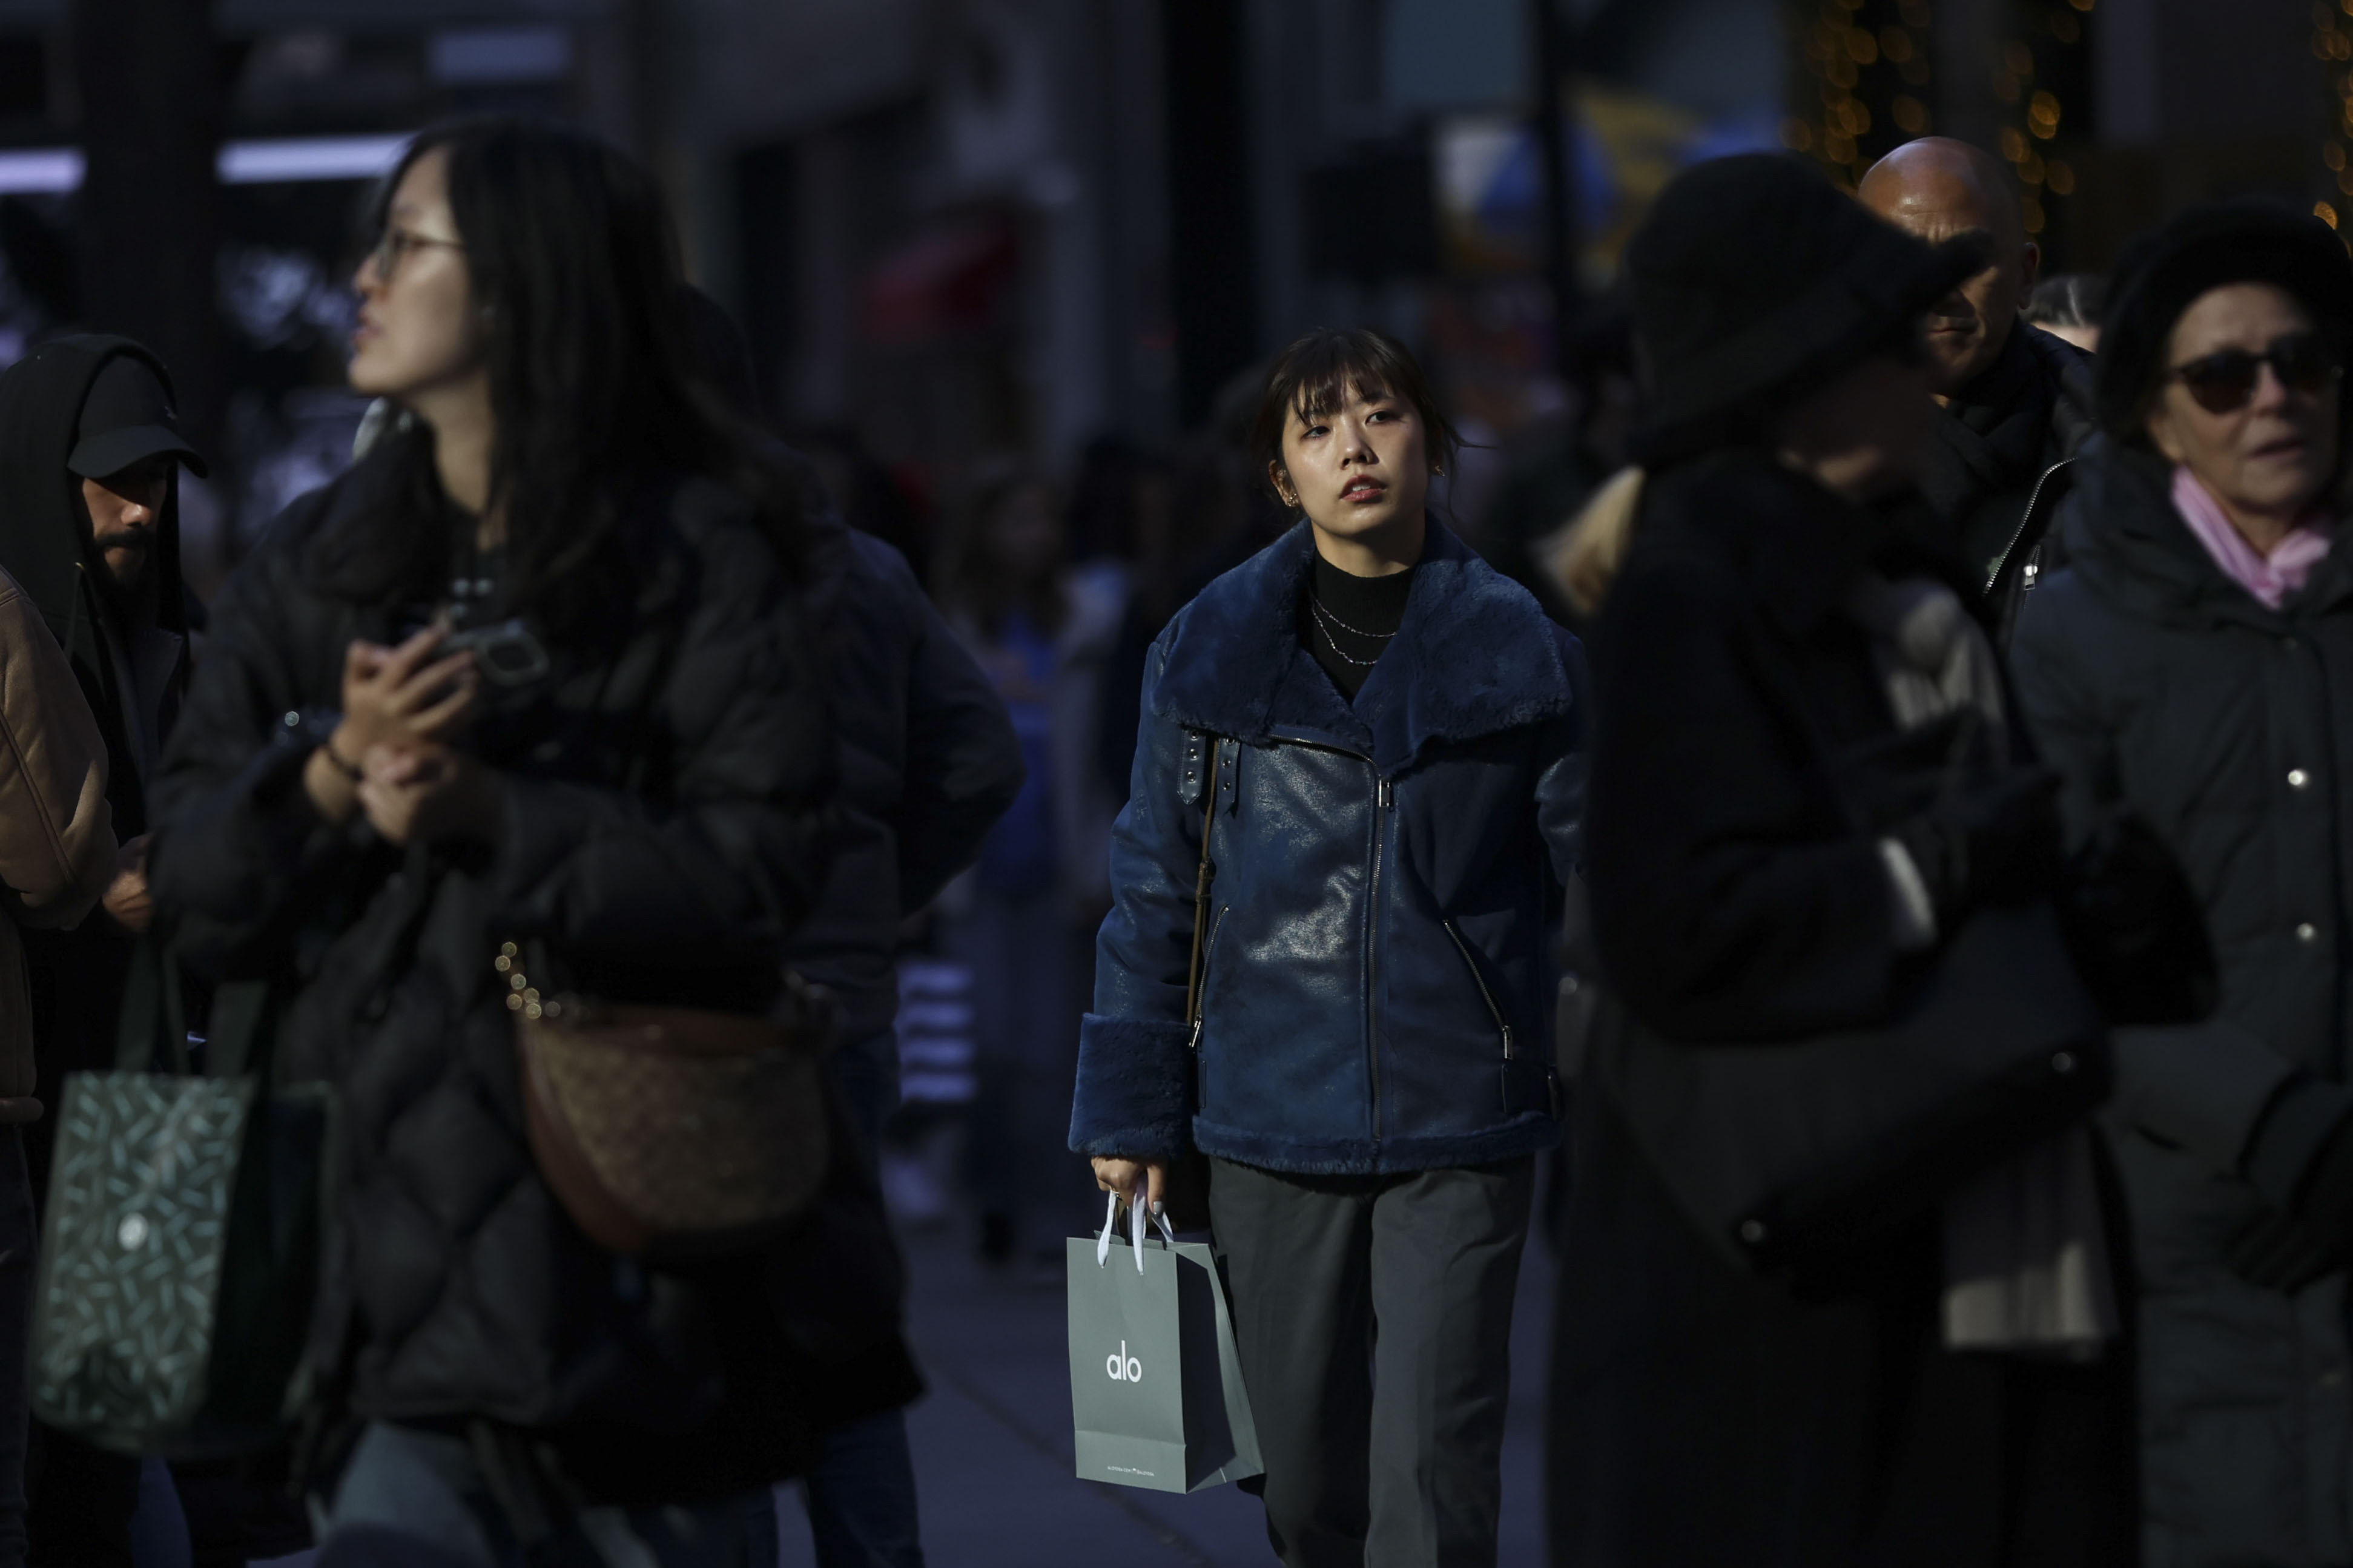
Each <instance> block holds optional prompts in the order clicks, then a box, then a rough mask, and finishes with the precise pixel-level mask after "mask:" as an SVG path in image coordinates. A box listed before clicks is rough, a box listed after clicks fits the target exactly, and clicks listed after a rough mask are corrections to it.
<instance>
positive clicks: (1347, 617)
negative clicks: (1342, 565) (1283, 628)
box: [1299, 552, 1413, 702]
mask: <svg viewBox="0 0 2353 1568" xmlns="http://www.w3.org/2000/svg"><path fill="white" fill-rule="evenodd" d="M1412 589H1413V569H1412V568H1411V567H1408V568H1407V569H1406V570H1405V571H1402V572H1392V573H1390V574H1388V576H1386V577H1356V576H1352V575H1351V574H1348V573H1345V572H1343V571H1341V570H1340V569H1339V568H1338V567H1337V566H1335V565H1333V564H1332V563H1330V562H1329V561H1326V560H1324V557H1323V555H1322V554H1321V553H1320V552H1319V553H1318V554H1317V555H1316V557H1315V571H1314V574H1313V575H1311V576H1310V577H1309V578H1308V580H1307V592H1306V594H1305V595H1303V602H1302V603H1301V605H1300V606H1299V640H1300V642H1301V644H1302V645H1303V646H1304V647H1306V649H1307V651H1308V652H1309V653H1312V654H1314V656H1315V662H1316V663H1318V664H1320V665H1322V666H1323V667H1324V672H1325V673H1326V674H1328V675H1330V676H1331V678H1332V682H1333V684H1334V685H1335V686H1337V687H1338V688H1339V689H1341V691H1342V692H1344V693H1345V695H1346V696H1347V699H1348V700H1349V701H1351V702H1354V701H1355V700H1356V693H1357V692H1359V691H1361V690H1363V689H1364V686H1365V677H1366V676H1368V675H1370V674H1372V672H1373V664H1374V661H1376V660H1377V659H1378V658H1380V657H1381V650H1382V649H1384V648H1386V647H1388V646H1389V639H1390V638H1391V637H1395V636H1396V635H1397V629H1398V622H1400V621H1402V620H1403V619H1405V598H1406V595H1408V594H1409V593H1410V592H1411V591H1412Z"/></svg>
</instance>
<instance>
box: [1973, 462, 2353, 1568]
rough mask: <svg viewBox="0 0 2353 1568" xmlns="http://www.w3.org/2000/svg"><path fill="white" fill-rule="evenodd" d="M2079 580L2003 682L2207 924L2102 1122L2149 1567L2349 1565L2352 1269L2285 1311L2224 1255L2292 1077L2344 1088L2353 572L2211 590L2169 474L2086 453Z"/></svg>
mask: <svg viewBox="0 0 2353 1568" xmlns="http://www.w3.org/2000/svg"><path fill="white" fill-rule="evenodd" d="M2078 468H2079V473H2078V477H2077V479H2076V483H2075V488H2074V492H2073V496H2072V497H2071V499H2070V500H2069V503H2068V506H2067V509H2066V511H2065V513H2064V519H2063V527H2064V529H2065V542H2066V546H2067V551H2068V554H2069V557H2070V560H2071V565H2070V567H2069V569H2068V570H2066V571H2064V572H2062V573H2060V574H2056V575H2055V576H2052V577H2050V578H2046V579H2045V580H2044V581H2043V583H2042V585H2041V586H2040V587H2038V588H2037V589H2036V590H2035V592H2034V593H2033V594H2031V595H2029V596H2028V598H2027V603H2026V608H2025V610H2024V612H2023V613H2022V614H2021V617H2020V620H2019V625H2018V636H2017V640H2016V642H2015V645H2014V647H2013V649H2012V658H2013V660H2014V663H2015V668H2016V671H2017V679H2018V684H2019V690H2020V694H2021V700H2023V702H2024V704H2025V708H2026V711H2027V716H2028V719H2029V721H2031V724H2032V726H2033V728H2034V731H2035V733H2036V735H2037V737H2038V739H2039V740H2040V742H2041V744H2042V750H2043V752H2044V753H2045V755H2046V756H2047V757H2048V758H2049V760H2050V761H2051V762H2052V763H2053V764H2054V765H2055V766H2057V767H2059V768H2060V769H2061V770H2062V771H2063V773H2065V775H2066V779H2067V794H2066V796H2065V802H2066V805H2067V806H2068V808H2069V812H2070V815H2071V816H2072V817H2073V819H2074V821H2075V822H2076V824H2077V825H2078V826H2080V825H2082V824H2083V823H2084V822H2085V821H2087V820H2089V818H2090V817H2091V816H2092V815H2093V814H2094V812H2095V811H2097V810H2098V809H2100V808H2101V807H2103V806H2106V805H2114V804H2118V803H2121V804H2125V805H2130V806H2132V807H2133V808H2135V809H2137V811H2139V812H2140V813H2141V814H2142V815H2143V816H2146V817H2147V820H2148V821H2149V822H2150V823H2151V824H2152V825H2153V826H2155V828H2156V829H2157V831H2158V834H2159V835H2160V836H2161V837H2163V838H2164V839H2165V841H2166V842H2167V843H2168V845H2170V846H2171V847H2172V849H2173V852H2174V854H2175V855H2176V856H2178V857H2179V859H2180V861H2181V863H2182V866H2183V867H2184V868H2186V869H2187V871H2188V873H2189V879H2190V880H2191V882H2192V884H2193V885H2194V886H2195V887H2196V889H2197V890H2198V893H2199V895H2200V900H2202V901H2203V903H2204V905H2205V910H2206V915H2207V921H2208V925H2209V927H2210V929H2211V933H2212V938H2213V943H2214V952H2215V957H2216V960H2217V963H2218V965H2219V967H2220V970H2221V1007H2220V1010H2219V1013H2218V1016H2217V1018H2216V1020H2215V1021H2214V1023H2213V1024H2212V1025H2211V1026H2203V1027H2200V1028H2198V1029H2193V1030H2168V1031H2127V1032H2126V1033H2125V1034H2124V1036H2123V1037H2121V1038H2120V1040H2119V1045H2118V1052H2117V1075H2118V1092H2117V1096H2116V1105H2115V1108H2114V1110H2113V1114H2112V1126H2111V1128H2110V1132H2111V1142H2112V1143H2113V1146H2114V1149H2115V1152H2116V1163H2117V1165H2118V1166H2119V1168H2120V1170H2121V1172H2122V1174H2123V1178H2124V1183H2125V1187H2126V1193H2127V1194H2128V1197H2129V1200H2130V1211H2131V1217H2132V1224H2133V1229H2134V1233H2135V1245H2134V1255H2135V1260H2136V1262H2137V1267H2138V1270H2139V1287H2140V1331H2141V1398H2142V1401H2143V1412H2142V1432H2143V1436H2144V1443H2145V1447H2144V1451H2143V1456H2142V1459H2143V1465H2144V1473H2145V1477H2146V1484H2145V1490H2146V1494H2147V1561H2148V1562H2149V1563H2151V1564H2163V1565H2165V1568H2190V1565H2193V1564H2200V1565H2202V1564H2215V1565H2217V1568H2219V1565H2221V1564H2224V1563H2279V1564H2296V1565H2302V1564H2319V1563H2346V1562H2348V1561H2353V1448H2348V1444H2349V1443H2353V1386H2348V1370H2353V1369H2348V1344H2347V1337H2346V1319H2345V1310H2346V1292H2345V1287H2346V1276H2345V1275H2344V1274H2342V1273H2338V1274H2335V1275H2331V1276H2330V1277H2328V1278H2327V1279H2325V1280H2323V1281H2321V1282H2320V1283H2318V1284H2316V1285H2314V1286H2313V1287H2312V1288H2310V1289H2307V1290H2306V1291H2304V1292H2303V1293H2302V1294H2300V1295H2298V1296H2295V1297H2294V1298H2290V1297H2288V1296H2285V1295H2283V1294H2281V1293H2280V1292H2278V1291H2274V1290H2263V1289H2256V1288H2254V1287H2253V1286H2250V1285H2247V1284H2244V1283H2242V1281H2240V1280H2239V1279H2236V1278H2235V1277H2234V1276H2232V1274H2231V1273H2230V1272H2229V1271H2228V1270H2227V1269H2226V1268H2225V1267H2224V1265H2223V1249H2224V1247H2225V1246H2226V1245H2227V1244H2228V1242H2229V1241H2230V1240H2231V1239H2232V1237H2235V1236H2236V1235H2237V1234H2238V1233H2239V1232H2240V1231H2241V1230H2242V1229H2243V1228H2244V1227H2245V1226H2248V1225H2249V1224H2251V1223H2252V1222H2253V1221H2254V1220H2255V1218H2256V1217H2257V1216H2258V1215H2259V1214H2261V1213H2262V1212H2263V1200H2262V1199H2261V1198H2260V1197H2259V1196H2258V1195H2257V1194H2256V1193H2255V1191H2254V1190H2253V1188H2252V1187H2251V1186H2250V1185H2249V1184H2247V1182H2246V1181H2244V1180H2242V1177H2241V1175H2240V1173H2239V1162H2240V1159H2241V1156H2242V1145H2243V1144H2244V1143H2245V1142H2246V1140H2247V1137H2248V1134H2249V1131H2250V1130H2251V1129H2252V1127H2253V1123H2254V1121H2255V1119H2256V1118H2257V1116H2258V1115H2259V1114H2260V1112H2261V1111H2262V1110H2263V1107H2264V1105H2265V1104H2266V1102H2267V1101H2268V1100H2270V1099H2271V1097H2272V1095H2273V1093H2274V1090H2276V1089H2279V1087H2280V1086H2281V1084H2282V1082H2283V1080H2284V1079H2285V1078H2286V1077H2287V1076H2288V1074H2289V1073H2290V1072H2291V1070H2293V1069H2302V1070H2303V1071H2305V1072H2307V1073H2311V1074H2314V1075H2316V1076H2317V1077H2318V1078H2320V1079H2325V1080H2335V1081H2339V1082H2341V1081H2342V1080H2343V1079H2345V1077H2346V1060H2345V1050H2346V1044H2347V1030H2348V1007H2353V994H2348V987H2347V985H2346V968H2347V955H2348V951H2353V949H2348V943H2349V942H2353V907H2348V888H2353V558H2348V552H2346V551H2345V550H2344V548H2343V547H2342V545H2341V544H2340V546H2339V548H2338V549H2337V551H2336V552H2333V553H2332V554H2331V555H2330V556H2329V557H2328V559H2327V561H2326V562H2324V563H2322V564H2321V565H2320V567H2319V568H2318V569H2317V570H2316V572H2315V573H2314V574H2313V575H2312V577H2311V579H2310V581H2309V582H2308V583H2307V584H2306V587H2305V589H2304V590H2303V592H2301V593H2300V594H2298V595H2294V596H2292V597H2291V598H2290V599H2288V600H2287V602H2286V603H2285V604H2284V605H2282V606H2281V608H2280V609H2278V610H2276V611H2274V610H2270V609H2266V608H2264V607H2263V605H2262V604H2261V603H2259V602H2258V601H2257V600H2256V599H2255V598H2254V597H2253V595H2250V594H2248V593H2247V592H2246V591H2245V590H2244V589H2242V588H2241V587H2239V586H2238V585H2237V584H2234V583H2232V581H2230V580H2229V579H2228V578H2227V577H2225V576H2224V575H2223V574H2222V573H2221V570H2220V569H2219V568H2217V567H2216V566H2215V565H2214V564H2213V563H2212V561H2211V558H2210V557H2209V556H2208V555H2207V553H2206V552H2205V550H2204V548H2203V547H2202V546H2200V544H2199V542H2197V540H2196V539H2195V538H2194V537H2193V536H2192V535H2191V533H2190V531H2189V526H2188V524H2186V523H2185V522H2183V521H2182V520H2181V518H2180V516H2179V513H2178V512H2177V511H2176V510H2175V509H2174V507H2173V504H2172V500H2171V498H2170V494H2169V484H2170V469H2169V467H2168V465H2167V464H2166V463H2165V462H2163V461H2162V460H2161V459H2159V458H2157V457H2155V456H2154V455H2152V454H2150V453H2148V452H2147V451H2145V450H2143V449H2140V448H2138V447H2123V446H2116V445H2107V444H2105V443H2103V444H2100V445H2095V446H2094V448H2093V449H2092V451H2091V453H2090V454H2089V455H2088V456H2087V457H2086V458H2084V460H2083V461H2082V462H2081V463H2080V464H2078Z"/></svg>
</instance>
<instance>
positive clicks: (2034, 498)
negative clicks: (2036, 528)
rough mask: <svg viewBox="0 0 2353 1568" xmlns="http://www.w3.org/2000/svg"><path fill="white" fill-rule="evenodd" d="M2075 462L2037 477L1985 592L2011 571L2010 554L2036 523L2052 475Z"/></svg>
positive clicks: (2055, 466) (2061, 461)
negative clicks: (2027, 528) (2036, 516)
mask: <svg viewBox="0 0 2353 1568" xmlns="http://www.w3.org/2000/svg"><path fill="white" fill-rule="evenodd" d="M2073 461H2074V459H2073V458H2060V459H2059V460H2058V461H2057V462H2055V463H2053V464H2052V465H2051V466H2050V467H2049V468H2045V469H2043V470H2042V473H2041V474H2039V475H2037V476H2036V478H2035V480H2034V488H2033V489H2031V490H2029V491H2027V493H2026V510H2024V511H2022V512H2020V513H2019V514H2018V528H2017V530H2016V531H2014V532H2012V533H2011V534H2010V542H2009V543H2008V544H2005V545H2003V546H2002V547H2001V553H2000V555H1998V556H1996V557H1994V563H1993V570H1992V571H1990V572H1989V573H1987V574H1986V580H1985V588H1984V590H1983V591H1984V592H1986V593H1991V592H1992V591H1993V585H1994V584H1996V583H1999V582H2000V581H2001V574H2003V573H2004V572H2007V571H2009V570H2010V553H2011V552H2013V551H2015V550H2016V549H2017V548H2018V542H2019V541H2020V540H2021V539H2023V538H2025V537H2026V525H2027V524H2028V523H2030V522H2032V521H2034V509H2035V508H2036V507H2038V506H2040V505H2042V487H2043V486H2045V485H2047V484H2049V483H2050V482H2051V476H2052V475H2053V474H2055V473H2057V472H2058V471H2059V470H2060V469H2062V468H2065V467H2066V466H2067V465H2068V464H2069V463H2071V462H2073ZM2050 531H2051V530H2050V528H2049V527H2048V526H2047V525H2046V526H2045V527H2044V529H2043V532H2044V533H2045V534H2046V535H2048V534H2049V532H2050Z"/></svg>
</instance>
